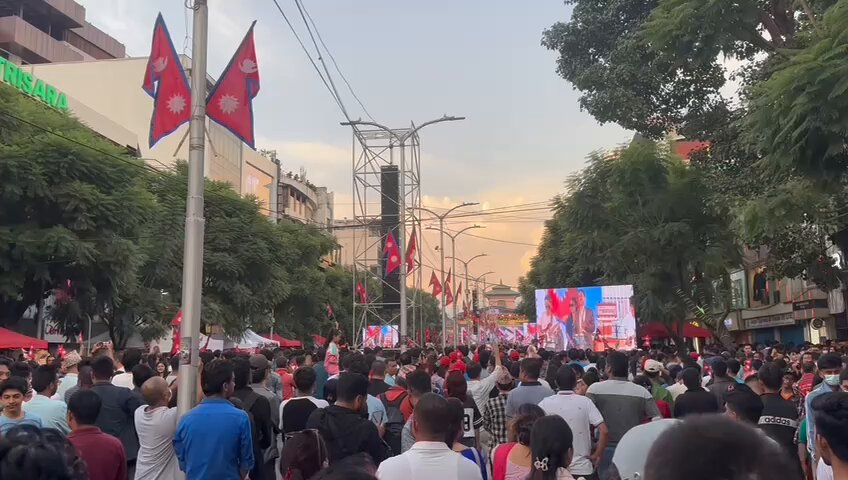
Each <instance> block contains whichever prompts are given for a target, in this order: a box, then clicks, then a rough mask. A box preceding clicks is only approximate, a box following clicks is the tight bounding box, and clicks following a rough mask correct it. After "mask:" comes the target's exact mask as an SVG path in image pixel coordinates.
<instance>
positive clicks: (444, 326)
mask: <svg viewBox="0 0 848 480" xmlns="http://www.w3.org/2000/svg"><path fill="white" fill-rule="evenodd" d="M474 205H479V203H477V202H463V203H460V204H459V205H455V206H453V207H451V208H449V209H448V211H447V212H445V213H443V214H441V215H440V214H438V213H436V212H434V211H432V210H430V209H429V208H424V207H417V209H418V210H421V211H424V212H427V213H429V214H430V215H432V216H433V217H435V218H437V219H439V228H438V230H439V232H441V233H440V234H439V257H440V262H441V264H440V266H439V268H441V270H442V271H441V272H439V273H440V274H441V275H440V276H441V277H442V282H443V283H444V282H445V280H446V279H445V278H444V275H445V219H446V218H448V217H449V216H450V214H451V213H453V211H454V210H456V209H458V208H462V207H471V206H474ZM428 230H430V228H428ZM421 235H424V233H423V232H422V233H421ZM442 287H443V288H442V298H441V301H440V303H441V307H442V348H443V349H444V348H445V347H446V346H447V335H448V328H447V311H446V305H445V294H446V292H445V290H446V289H445V288H444V285H442ZM454 340H456V339H454Z"/></svg>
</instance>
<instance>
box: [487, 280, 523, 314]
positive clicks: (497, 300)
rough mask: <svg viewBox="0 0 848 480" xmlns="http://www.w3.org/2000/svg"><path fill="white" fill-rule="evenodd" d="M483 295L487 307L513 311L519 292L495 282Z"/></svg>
mask: <svg viewBox="0 0 848 480" xmlns="http://www.w3.org/2000/svg"><path fill="white" fill-rule="evenodd" d="M483 296H484V297H485V298H486V303H487V304H488V306H489V307H494V308H498V309H503V310H505V311H513V310H515V307H517V306H518V299H519V298H520V297H521V294H520V293H518V292H516V291H515V290H513V289H512V288H510V287H508V286H507V285H503V284H497V285H493V286H492V288H491V289H490V290H489V291H487V292H486V293H484V294H483Z"/></svg>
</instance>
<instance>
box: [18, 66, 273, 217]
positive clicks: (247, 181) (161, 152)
mask: <svg viewBox="0 0 848 480" xmlns="http://www.w3.org/2000/svg"><path fill="white" fill-rule="evenodd" d="M181 60H182V62H183V65H184V66H185V67H186V73H188V74H189V76H190V75H191V69H190V68H189V66H190V63H191V62H190V60H189V59H188V58H186V57H184V56H183V57H181ZM146 66H147V57H136V58H118V59H110V60H93V61H82V62H65V63H48V64H40V65H27V66H24V67H22V68H24V69H26V70H28V71H29V72H30V73H32V74H33V76H34V77H36V78H38V79H40V80H43V81H44V82H47V83H49V84H51V85H54V86H55V87H56V88H57V89H59V90H60V91H61V92H63V93H64V94H65V95H66V96H67V98H68V110H69V111H70V112H71V113H72V114H73V115H75V116H76V117H77V118H78V119H79V120H80V121H82V122H83V123H85V124H86V125H88V126H89V127H90V128H91V129H92V130H94V131H96V132H98V133H100V134H101V135H103V136H105V137H107V138H109V139H111V140H112V141H114V142H116V143H118V144H119V145H124V146H127V147H128V148H130V149H132V150H135V151H137V152H138V153H139V155H140V156H141V157H142V158H144V159H145V160H146V161H147V163H148V164H149V165H150V166H152V167H155V168H167V167H170V166H172V165H173V164H174V163H175V162H176V161H177V160H186V159H188V140H187V139H185V140H184V141H183V139H184V138H185V136H186V134H187V132H188V124H185V125H183V126H182V127H180V128H179V129H177V130H176V131H175V132H174V133H172V134H171V135H169V136H168V137H166V138H163V139H161V140H160V141H159V142H158V143H157V144H156V145H155V146H153V147H152V148H151V147H150V146H149V140H148V139H149V135H150V116H151V114H152V113H153V99H152V98H151V97H150V96H149V95H148V94H147V93H146V92H145V91H144V90H142V88H141V82H142V79H143V78H144V72H145V68H146ZM213 84H214V81H213V79H212V78H208V79H207V88H208V89H211V88H212V86H213ZM259 101H261V97H260V100H259ZM206 123H207V125H206V129H207V133H208V134H207V136H206V161H205V163H204V175H205V176H206V178H209V179H212V180H220V181H224V182H228V183H229V184H230V185H231V186H232V188H233V189H234V190H236V191H237V192H239V193H241V194H243V195H254V196H256V197H257V198H258V199H259V201H260V203H261V204H262V205H263V208H264V213H266V214H267V215H268V216H269V217H270V218H277V210H276V209H277V189H276V188H275V186H276V184H277V175H278V173H277V172H278V168H277V165H275V164H274V162H273V161H271V160H270V159H268V158H265V157H264V156H262V155H260V154H259V153H258V152H256V151H254V150H252V149H250V148H249V147H247V146H246V145H244V144H243V143H242V142H241V140H239V139H238V138H237V137H236V136H235V135H233V134H232V133H230V132H229V130H227V129H225V128H223V127H221V126H220V125H218V124H217V123H215V122H212V121H210V120H208V119H207V121H206Z"/></svg>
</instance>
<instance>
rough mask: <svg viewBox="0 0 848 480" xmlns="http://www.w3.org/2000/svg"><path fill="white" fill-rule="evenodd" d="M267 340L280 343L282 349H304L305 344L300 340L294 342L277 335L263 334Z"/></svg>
mask: <svg viewBox="0 0 848 480" xmlns="http://www.w3.org/2000/svg"><path fill="white" fill-rule="evenodd" d="M260 335H262V336H263V337H265V338H270V339H271V340H274V341H275V342H279V343H280V348H302V347H303V343H301V341H300V340H292V339H290V338H285V337H281V336H279V335H277V334H276V333H261V334H260Z"/></svg>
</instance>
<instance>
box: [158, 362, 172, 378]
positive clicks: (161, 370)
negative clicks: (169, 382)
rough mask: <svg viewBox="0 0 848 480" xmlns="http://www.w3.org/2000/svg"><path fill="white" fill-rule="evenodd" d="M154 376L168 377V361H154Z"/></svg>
mask: <svg viewBox="0 0 848 480" xmlns="http://www.w3.org/2000/svg"><path fill="white" fill-rule="evenodd" d="M155 371H156V376H157V377H162V378H168V374H169V373H170V372H168V362H167V361H166V360H164V359H162V360H159V361H157V362H156V370H155Z"/></svg>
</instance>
